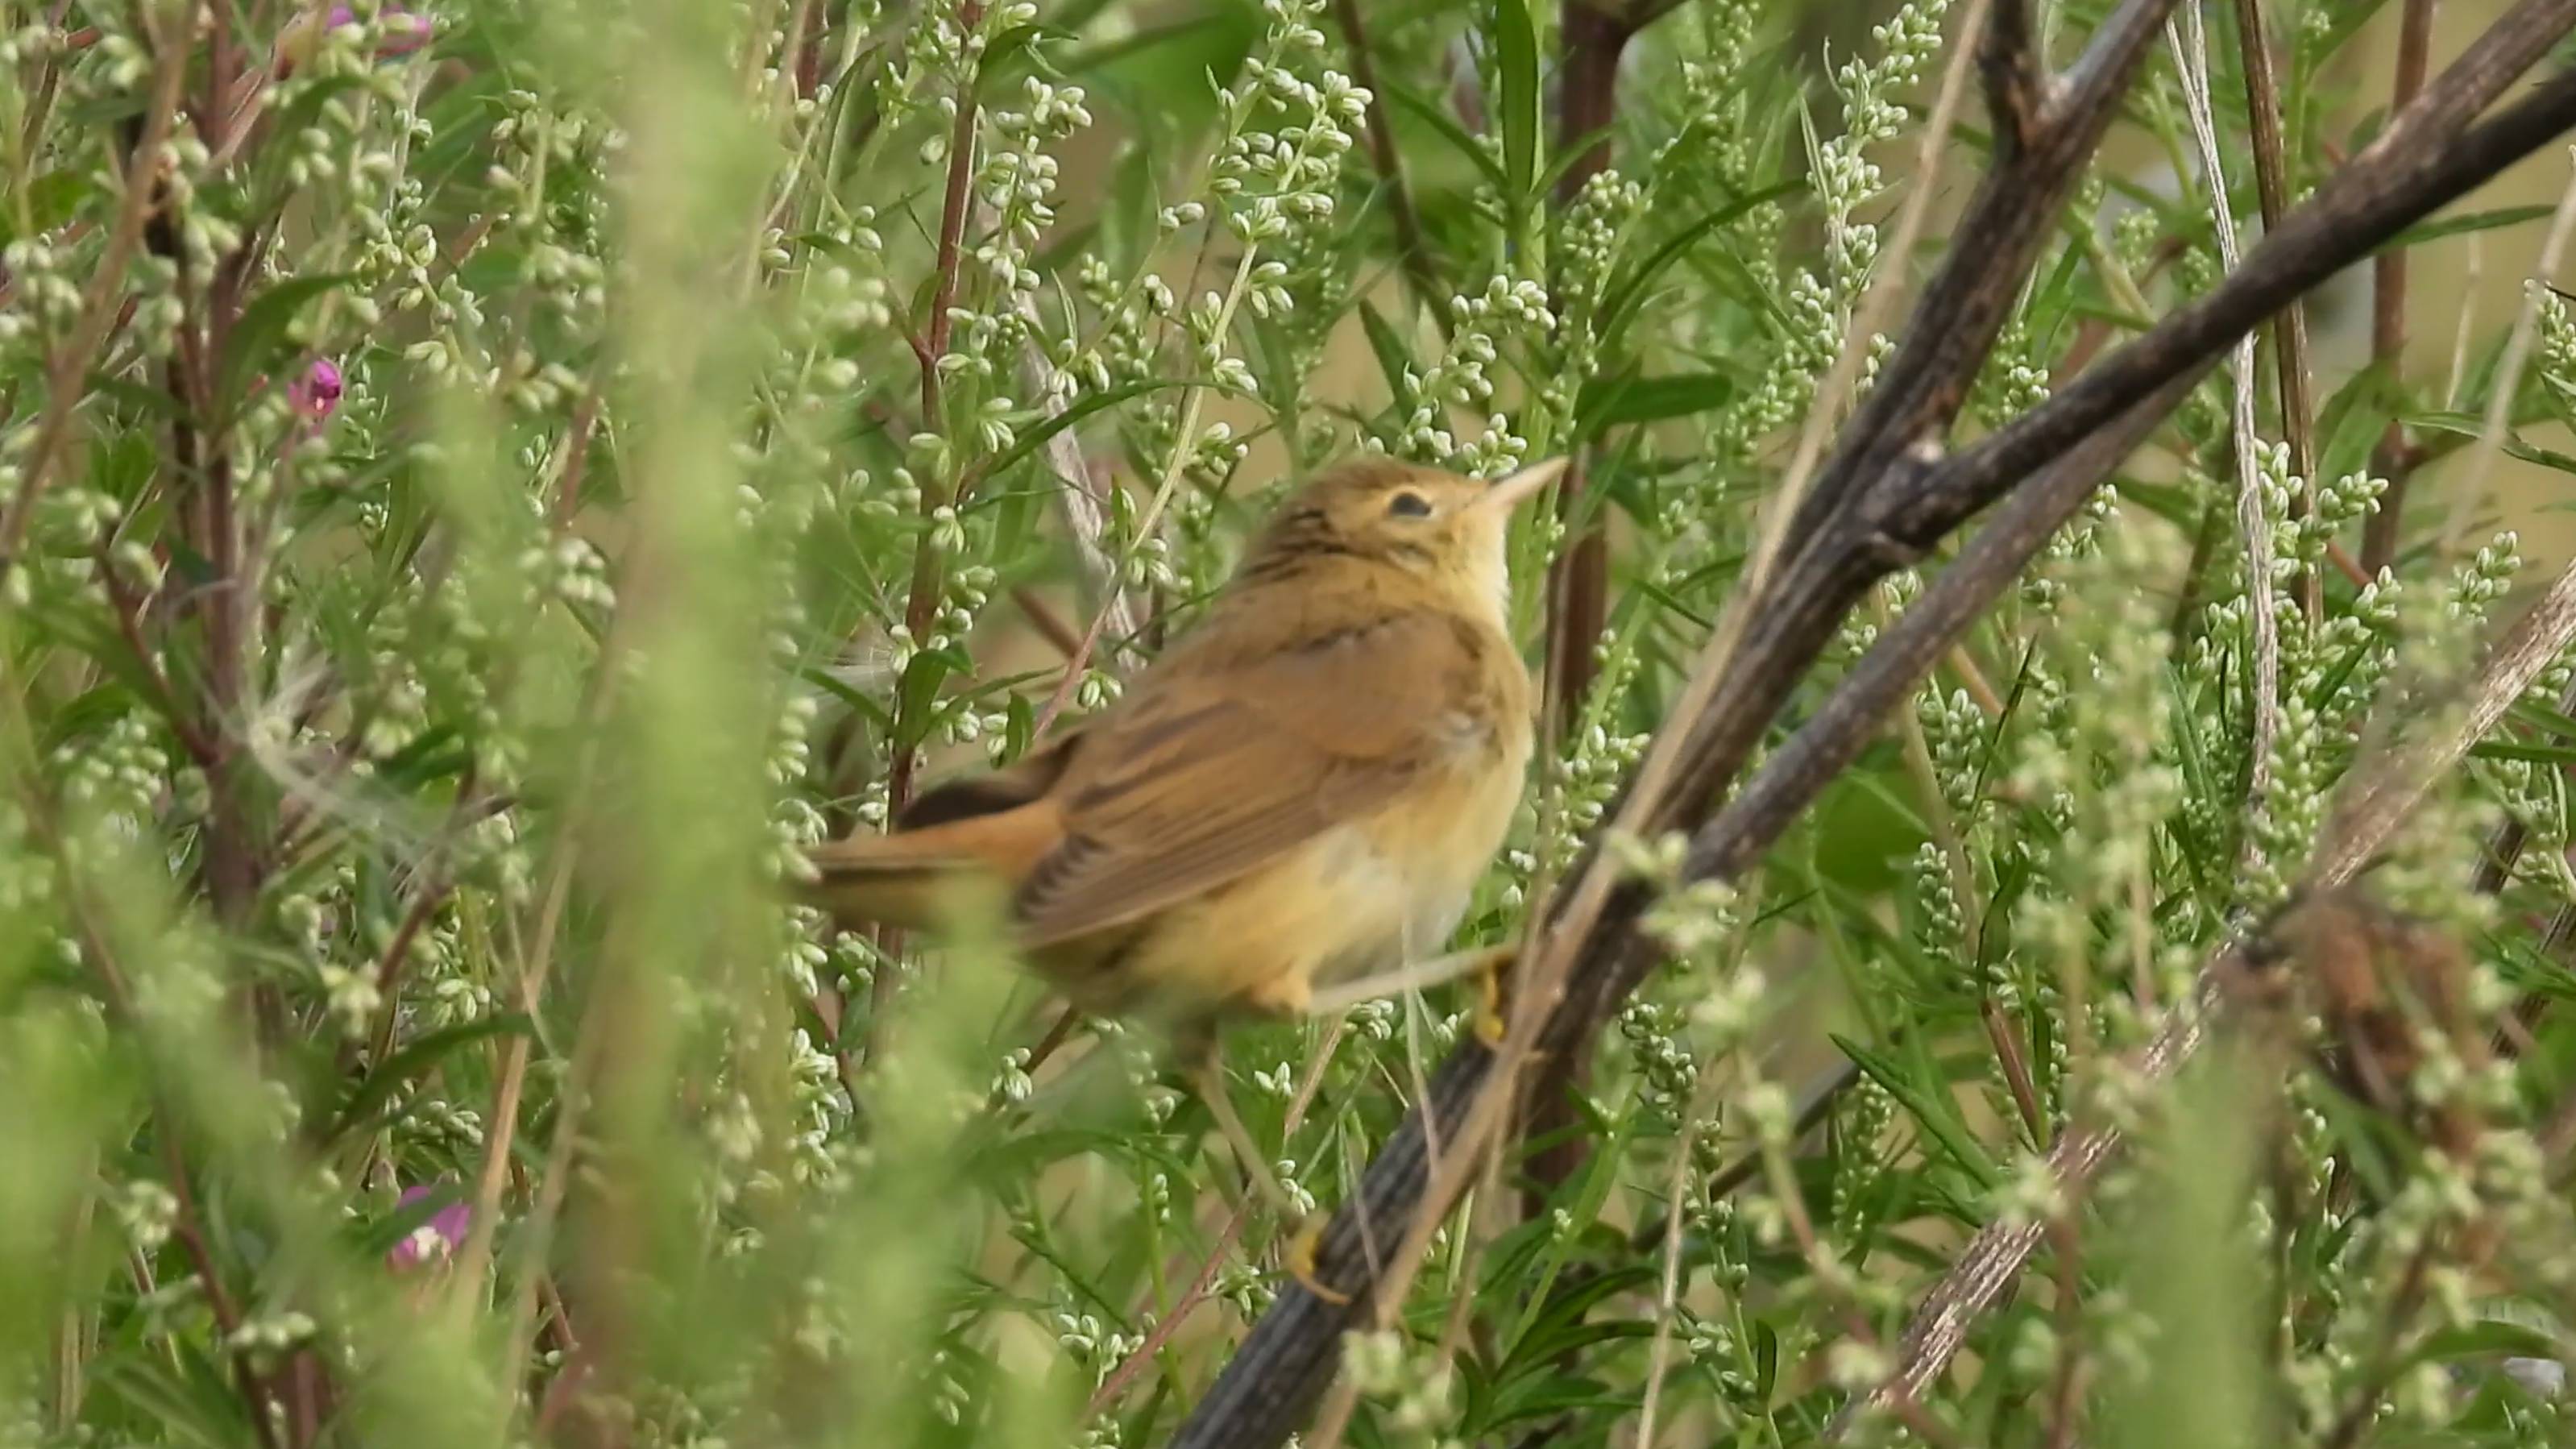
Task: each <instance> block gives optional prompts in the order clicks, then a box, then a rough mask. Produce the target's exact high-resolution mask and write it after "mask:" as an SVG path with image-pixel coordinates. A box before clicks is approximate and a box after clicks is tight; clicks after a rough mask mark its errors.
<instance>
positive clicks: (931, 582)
mask: <svg viewBox="0 0 2576 1449" xmlns="http://www.w3.org/2000/svg"><path fill="white" fill-rule="evenodd" d="M983 23H984V5H983V0H960V3H959V5H958V7H957V26H958V28H959V29H960V30H962V31H964V32H966V33H967V34H969V35H972V34H974V33H975V32H976V31H977V30H978V29H980V28H981V27H982V25H983ZM969 64H976V63H975V62H973V61H972V60H970V61H969ZM980 78H981V67H980V65H978V68H977V69H976V70H974V71H970V72H969V73H968V74H967V77H966V80H965V83H964V84H963V85H961V86H959V87H958V93H957V119H956V123H955V124H954V125H953V126H951V127H950V128H949V133H948V186H947V191H946V194H945V196H943V198H942V199H941V203H940V211H939V250H938V254H937V258H936V261H935V263H934V266H935V272H934V275H935V276H936V277H937V281H936V283H935V285H934V286H933V287H932V289H931V294H930V316H929V317H928V318H927V319H925V323H926V325H927V327H928V328H929V331H928V332H927V334H926V335H925V336H924V337H923V339H922V341H921V342H920V343H919V344H918V346H917V347H916V349H915V350H916V352H917V353H918V354H919V356H920V360H921V425H922V427H923V428H925V429H927V430H928V431H930V432H933V433H943V431H944V429H945V428H946V426H947V414H946V413H945V412H943V411H942V410H941V398H940V377H939V362H940V359H941V358H943V357H946V356H947V355H948V334H949V329H950V327H951V325H952V324H951V323H950V321H949V317H948V313H949V311H950V309H951V308H953V307H954V306H956V303H957V276H958V269H959V263H960V260H961V257H962V250H963V248H962V244H963V242H964V240H965V235H966V215H967V210H968V207H969V205H970V204H971V201H972V197H973V191H974V186H973V182H974V180H975V116H976V106H977V104H978V103H977V100H976V95H975V89H976V83H977V81H978V80H979V79H980ZM945 482H946V480H945V479H938V478H924V479H923V480H921V521H922V526H923V529H924V534H923V537H922V540H921V543H920V544H919V545H918V546H917V547H916V548H915V550H914V553H913V556H912V591H911V594H910V596H909V597H908V598H907V599H906V600H905V601H904V606H903V622H904V627H905V628H906V629H907V630H909V631H910V632H911V634H912V638H913V639H914V641H915V642H916V643H918V642H919V641H920V640H921V639H922V638H924V637H925V636H926V635H928V634H929V632H930V621H931V620H932V619H933V618H935V617H937V615H938V612H939V594H940V589H941V587H942V585H941V574H942V572H943V570H942V569H941V567H940V560H939V550H938V549H937V548H935V547H933V546H932V544H931V541H930V538H929V535H928V532H927V530H928V528H929V524H930V519H931V515H932V514H934V513H936V512H938V511H939V510H940V509H942V508H945V507H947V506H949V504H950V503H951V502H952V501H953V498H952V495H950V494H949V493H947V492H945V491H944V485H945ZM914 723H917V721H904V720H901V719H900V718H898V720H897V723H896V727H895V739H894V761H893V763H892V765H891V766H889V767H888V770H887V773H886V819H887V821H888V822H892V821H893V820H894V819H895V818H896V817H897V816H900V815H901V814H902V813H903V807H904V806H905V805H906V804H907V803H908V802H910V800H911V799H912V775H913V770H914V768H915V767H916V766H917V765H918V764H919V763H920V752H919V751H918V750H916V749H914V748H913V746H912V745H911V744H910V743H909V742H908V741H906V740H905V739H904V734H905V729H906V727H907V726H908V725H910V724H914Z"/></svg>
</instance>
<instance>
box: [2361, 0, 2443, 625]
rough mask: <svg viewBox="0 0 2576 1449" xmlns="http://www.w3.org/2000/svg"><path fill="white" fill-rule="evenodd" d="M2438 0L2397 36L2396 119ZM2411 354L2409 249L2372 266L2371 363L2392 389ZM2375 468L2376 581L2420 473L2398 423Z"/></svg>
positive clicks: (2371, 540) (2420, 8) (2371, 533)
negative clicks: (2380, 488)
mask: <svg viewBox="0 0 2576 1449" xmlns="http://www.w3.org/2000/svg"><path fill="white" fill-rule="evenodd" d="M2434 3H2435V0H2406V8H2405V13H2404V16H2403V18H2402V19H2401V20H2400V21H2399V24H2398V31H2397V73H2396V75H2395V76H2394V77H2393V78H2392V79H2391V81H2390V83H2389V93H2388V109H2389V112H2390V113H2391V114H2395V113H2396V112H2398V111H2402V110H2404V109H2406V107H2407V106H2408V105H2410V104H2411V103H2413V101H2414V99H2415V96H2416V94H2417V93H2418V92H2420V91H2421V90H2423V89H2424V72H2425V69H2426V66H2427V62H2428V61H2429V59H2430V57H2431V54H2432V49H2433V7H2434ZM2405 352H2406V249H2405V248H2404V247H2390V248H2389V249H2388V250H2387V251H2384V252H2382V253H2380V254H2379V255H2378V256H2377V257H2376V258H2374V259H2372V261H2371V264H2370V361H2371V365H2372V366H2374V367H2377V368H2379V369H2381V370H2382V371H2383V372H2384V373H2385V374H2387V376H2386V379H2385V380H2386V382H2387V383H2388V385H2390V386H2391V387H2394V386H2395V385H2396V384H2397V376H2396V372H2397V367H2398V363H2399V361H2400V359H2401V358H2403V357H2404V355H2405ZM2370 468H2371V471H2372V472H2373V473H2376V474H2377V475H2379V476H2380V477H2382V478H2385V479H2387V480H2388V491H2387V492H2386V493H2385V494H2382V495H2381V497H2380V500H2379V511H2378V512H2377V513H2374V514H2372V515H2371V516H2370V522H2369V524H2368V525H2367V526H2366V527H2365V528H2364V530H2363V532H2362V540H2361V570H2362V572H2363V573H2365V574H2367V575H2370V576H2371V577H2373V578H2376V577H2378V575H2379V571H2380V570H2381V569H2384V568H2386V567H2388V566H2389V565H2390V564H2392V563H2394V562H2396V560H2397V542H2398V539H2399V537H2400V535H2401V532H2402V530H2403V528H2404V526H2405V521H2406V484H2407V480H2408V477H2409V475H2411V474H2412V473H2413V472H2414V470H2415V469H2414V462H2413V460H2411V459H2410V458H2409V457H2408V450H2407V445H2406V429H2405V427H2404V425H2402V424H2400V423H2398V422H2397V421H2396V420H2395V419H2394V418H2392V419H2390V420H2389V423H2388V427H2387V430H2386V431H2384V432H2382V433H2381V434H2380V435H2379V444H2378V446H2377V447H2376V448H2374V449H2372V451H2371V455H2370Z"/></svg>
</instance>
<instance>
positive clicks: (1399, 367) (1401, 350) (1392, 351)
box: [1360, 298, 1413, 408]
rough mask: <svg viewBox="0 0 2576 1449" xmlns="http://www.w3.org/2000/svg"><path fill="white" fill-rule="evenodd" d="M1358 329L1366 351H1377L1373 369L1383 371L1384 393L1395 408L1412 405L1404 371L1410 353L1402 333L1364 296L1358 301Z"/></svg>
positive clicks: (1410, 362) (1409, 365)
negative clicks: (1365, 343) (1375, 365)
mask: <svg viewBox="0 0 2576 1449" xmlns="http://www.w3.org/2000/svg"><path fill="white" fill-rule="evenodd" d="M1360 330H1361V331H1363V332H1366V333H1367V334H1368V344H1369V351H1371V352H1373V353H1375V354H1377V370H1378V371H1379V372H1381V373H1383V374H1385V375H1386V395H1387V397H1388V398H1389V399H1391V400H1392V401H1393V402H1394V404H1395V405H1396V406H1397V407H1399V408H1402V407H1410V406H1412V403H1413V398H1412V396H1411V394H1412V391H1413V389H1412V388H1411V387H1410V386H1408V385H1407V384H1406V383H1405V380H1404V375H1405V374H1406V373H1407V372H1410V371H1412V370H1413V355H1412V351H1411V349H1409V348H1408V347H1406V346H1405V342H1404V337H1403V334H1401V333H1399V332H1397V331H1396V330H1395V324H1394V323H1392V322H1389V321H1387V320H1386V314H1384V313H1382V312H1380V311H1378V309H1377V308H1376V306H1374V305H1373V304H1371V303H1370V302H1369V301H1368V300H1367V299H1365V298H1363V299H1361V301H1360Z"/></svg>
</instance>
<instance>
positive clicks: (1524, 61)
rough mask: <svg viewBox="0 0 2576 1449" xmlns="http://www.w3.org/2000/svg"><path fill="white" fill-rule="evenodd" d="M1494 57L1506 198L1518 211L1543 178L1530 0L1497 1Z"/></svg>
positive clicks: (1535, 31)
mask: <svg viewBox="0 0 2576 1449" xmlns="http://www.w3.org/2000/svg"><path fill="white" fill-rule="evenodd" d="M1494 58H1495V63H1496V66H1497V67H1498V69H1499V72H1500V73H1499V75H1498V76H1497V77H1496V80H1497V84H1498V86H1499V88H1500V90H1501V92H1502V115H1501V117H1500V118H1499V119H1500V120H1501V123H1502V132H1503V177H1504V180H1505V182H1506V183H1507V184H1506V186H1505V188H1504V191H1503V198H1504V200H1505V201H1507V202H1509V203H1510V205H1511V207H1512V212H1513V215H1515V216H1518V215H1519V214H1520V213H1521V212H1522V211H1523V210H1524V209H1526V208H1527V207H1528V206H1529V204H1530V200H1531V197H1532V195H1533V193H1534V191H1535V189H1536V184H1537V180H1538V120H1539V116H1538V110H1539V86H1538V27H1537V26H1536V25H1534V24H1533V23H1532V22H1531V20H1530V12H1529V3H1528V0H1495V4H1494Z"/></svg>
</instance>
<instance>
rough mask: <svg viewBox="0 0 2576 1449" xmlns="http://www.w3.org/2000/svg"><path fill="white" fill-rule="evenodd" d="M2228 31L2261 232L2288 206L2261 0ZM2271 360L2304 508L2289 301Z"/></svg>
mask: <svg viewBox="0 0 2576 1449" xmlns="http://www.w3.org/2000/svg"><path fill="white" fill-rule="evenodd" d="M2194 19H2195V24H2196V23H2197V17H2194ZM2236 32H2237V50H2238V53H2239V54H2240V56H2241V57H2242V63H2243V65H2244V69H2245V110H2246V113H2247V115H2248V116H2249V117H2250V118H2251V123H2252V124H2251V130H2252V131H2253V135H2254V191H2255V195H2256V196H2257V197H2258V198H2260V200H2261V203H2262V207H2263V228H2264V230H2266V231H2269V230H2271V229H2272V228H2273V227H2276V226H2278V225H2280V224H2281V214H2282V213H2283V212H2286V211H2288V210H2289V209H2290V201H2289V190H2290V178H2289V160H2288V157H2287V156H2286V155H2285V154H2284V148H2283V145H2282V141H2281V87H2280V83H2279V82H2278V81H2276V80H2274V79H2273V76H2272V36H2271V31H2270V29H2269V28H2268V27H2267V26H2266V25H2265V24H2264V23H2263V0H2236ZM2208 89H2209V78H2208V75H2207V73H2206V72H2205V71H2204V72H2203V74H2202V76H2201V90H2202V92H2203V93H2204V94H2206V93H2207V91H2208ZM2222 194H2224V193H2222ZM2272 360H2273V362H2274V364H2275V371H2276V373H2277V377H2278V381H2279V392H2280V399H2281V437H2282V439H2283V440H2284V441H2286V442H2287V443H2288V444H2289V445H2290V471H2291V472H2292V473H2295V474H2297V475H2298V476H2299V478H2300V479H2302V480H2303V483H2304V487H2305V489H2306V495H2305V504H2304V506H2308V507H2313V506H2315V500H2316V492H2317V478H2316V476H2315V475H2316V470H2317V444H2316V400H2315V398H2314V397H2313V396H2312V395H2311V394H2312V393H2313V391H2314V387H2313V383H2312V380H2311V376H2310V372H2309V365H2308V315H2307V309H2306V308H2305V307H2304V306H2302V305H2301V304H2300V303H2299V302H2297V301H2295V300H2293V301H2292V302H2291V303H2290V305H2288V306H2286V307H2284V308H2282V309H2281V313H2280V315H2279V316H2278V317H2276V318H2274V319H2273V323H2272ZM2318 588H2319V580H2318V578H2317V575H2316V571H2315V570H2313V569H2311V570H2308V571H2307V572H2306V573H2305V574H2304V576H2303V577H2302V578H2301V580H2300V585H2299V594H2300V599H2301V607H2302V608H2303V609H2305V610H2306V612H2307V615H2308V617H2310V618H2312V619H2313V618H2315V617H2316V613H2317V609H2318V607H2319V604H2320V600H2321V598H2322V595H2321V594H2319V592H2318Z"/></svg>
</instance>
